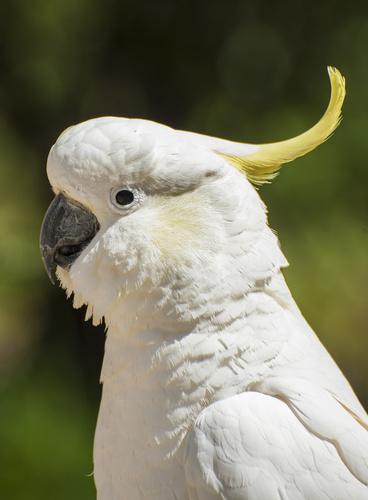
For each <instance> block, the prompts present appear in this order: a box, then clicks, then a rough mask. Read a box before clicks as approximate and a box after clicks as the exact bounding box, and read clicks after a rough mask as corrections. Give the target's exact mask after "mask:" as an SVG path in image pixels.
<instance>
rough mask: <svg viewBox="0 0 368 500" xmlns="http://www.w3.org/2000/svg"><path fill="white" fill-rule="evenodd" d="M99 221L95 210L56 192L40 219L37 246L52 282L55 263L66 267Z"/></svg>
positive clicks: (84, 246) (76, 256)
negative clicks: (90, 209)
mask: <svg viewBox="0 0 368 500" xmlns="http://www.w3.org/2000/svg"><path fill="white" fill-rule="evenodd" d="M99 228H100V225H99V223H98V220H97V219H96V217H95V216H94V214H93V213H92V212H91V211H89V210H88V209H87V208H85V207H83V206H82V205H80V204H79V203H77V202H75V201H72V200H70V199H68V198H66V197H65V196H64V195H63V194H61V193H60V194H58V195H57V196H55V198H54V199H53V201H52V202H51V204H50V206H49V208H48V209H47V212H46V214H45V217H44V219H43V222H42V227H41V234H40V250H41V255H42V260H43V263H44V265H45V268H46V271H47V274H48V276H49V278H50V280H51V283H52V284H55V281H56V266H60V267H63V268H64V269H69V268H70V267H71V265H72V264H73V262H74V261H75V260H76V259H77V258H78V257H79V255H80V254H81V252H82V251H83V250H84V249H85V248H86V246H87V245H88V244H89V243H90V242H91V240H92V239H93V237H94V236H95V235H96V233H97V231H98V230H99Z"/></svg>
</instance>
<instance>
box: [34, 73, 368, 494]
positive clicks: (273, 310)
mask: <svg viewBox="0 0 368 500" xmlns="http://www.w3.org/2000/svg"><path fill="white" fill-rule="evenodd" d="M329 77H330V82H331V98H330V102H329V105H328V108H327V110H326V112H325V114H324V115H323V117H322V118H321V120H320V121H319V122H318V123H317V124H316V125H315V126H314V127H312V128H311V129H310V130H308V131H307V132H305V133H304V134H302V135H299V136H297V137H295V138H293V139H291V140H286V141H282V142H277V143H273V144H262V145H253V144H241V143H236V142H231V141H227V140H223V139H217V138H213V137H208V136H204V135H199V134H195V133H191V132H184V131H179V130H173V129H172V128H169V127H167V126H164V125H160V124H158V123H154V122H150V121H146V120H138V119H127V118H113V117H104V118H97V119H92V120H88V121H86V122H84V123H80V124H78V125H75V126H72V127H70V128H68V129H67V130H66V131H65V132H63V133H62V134H61V136H60V137H59V138H58V140H57V141H56V143H55V145H54V146H53V147H52V149H51V151H50V154H49V157H48V162H47V173H48V177H49V180H50V183H51V186H52V188H53V191H54V192H55V195H56V196H55V199H54V200H53V202H52V203H51V205H50V207H49V209H48V211H47V214H46V216H45V219H44V223H43V227H42V232H41V251H42V255H43V259H44V262H45V265H46V268H47V270H48V272H49V275H50V277H51V278H52V279H54V278H55V276H57V278H58V279H59V280H60V283H61V285H62V286H63V287H64V288H65V289H66V292H67V294H68V296H69V295H71V294H74V307H81V306H82V305H83V304H86V305H87V314H86V317H87V318H90V317H91V318H92V320H93V323H94V324H98V323H100V322H101V321H102V319H104V320H105V322H106V326H107V338H106V346H105V357H104V361H103V367H102V374H101V381H102V383H103V394H102V401H101V406H100V411H99V417H98V423H97V429H96V436H95V443H94V479H95V483H96V487H97V497H98V499H99V500H143V499H150V500H188V499H190V500H215V499H222V500H245V499H248V500H273V499H280V500H281V499H282V500H286V499H290V500H299V499H313V500H322V499H323V500H325V499H326V500H327V499H333V500H347V499H354V500H362V499H368V486H367V485H368V433H367V429H368V419H367V414H366V413H365V411H364V409H363V408H362V406H361V404H360V403H359V401H358V399H357V397H356V396H355V394H354V392H353V390H352V389H351V387H350V385H349V383H348V382H347V381H346V379H345V378H344V376H343V375H342V373H341V371H340V370H339V368H338V367H337V366H336V364H335V362H334V361H333V360H332V358H331V357H330V355H329V354H328V353H327V351H326V350H325V349H324V347H323V346H322V345H321V343H320V341H319V340H318V338H317V336H316V335H315V334H314V332H313V331H312V330H311V328H310V327H309V325H308V324H307V322H306V321H305V319H304V318H303V316H302V314H301V313H300V311H299V309H298V307H297V306H296V304H295V302H294V300H293V298H292V296H291V294H290V292H289V290H288V288H287V286H286V284H285V281H284V278H283V275H282V268H283V267H285V266H287V261H286V259H285V257H284V256H283V254H282V252H281V250H280V247H279V244H278V240H277V237H276V236H275V234H274V233H273V232H272V230H271V229H270V228H269V226H268V224H267V216H266V208H265V205H264V204H263V202H262V201H261V199H260V197H259V195H258V192H257V190H256V189H255V188H254V186H253V184H261V183H264V182H267V181H269V180H270V179H272V178H273V177H274V176H275V175H276V173H277V171H278V169H279V168H280V166H281V165H282V164H283V163H285V162H289V161H291V160H293V159H295V158H297V157H298V156H301V155H303V154H305V153H307V152H309V151H311V150H312V149H314V148H315V147H317V146H318V145H319V144H321V143H322V142H324V141H325V140H326V139H327V138H328V137H329V136H330V135H331V133H332V132H333V131H334V129H335V128H336V127H337V125H338V123H339V121H340V116H341V106H342V103H343V100H344V96H345V87H344V79H343V77H342V76H341V74H340V73H339V72H338V71H337V70H336V69H334V68H329Z"/></svg>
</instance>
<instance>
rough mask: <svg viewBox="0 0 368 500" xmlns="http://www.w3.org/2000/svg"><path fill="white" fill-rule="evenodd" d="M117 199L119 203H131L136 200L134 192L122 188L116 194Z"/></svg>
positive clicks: (122, 204)
mask: <svg viewBox="0 0 368 500" xmlns="http://www.w3.org/2000/svg"><path fill="white" fill-rule="evenodd" d="M115 201H116V203H117V204H118V205H121V206H124V205H130V204H131V203H133V201H134V194H133V193H132V192H131V191H129V190H128V189H122V190H121V191H118V192H117V193H116V194H115Z"/></svg>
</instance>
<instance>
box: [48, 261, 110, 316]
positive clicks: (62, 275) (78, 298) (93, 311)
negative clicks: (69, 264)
mask: <svg viewBox="0 0 368 500" xmlns="http://www.w3.org/2000/svg"><path fill="white" fill-rule="evenodd" d="M56 276H57V278H58V280H59V283H60V286H61V287H62V288H63V289H64V290H65V293H66V296H67V298H68V299H69V298H71V297H72V300H73V307H74V309H80V308H81V307H83V306H86V314H85V317H84V320H85V321H89V320H92V324H93V326H97V325H99V324H101V323H102V322H103V319H104V318H103V314H99V312H98V310H97V308H96V307H94V306H93V305H92V304H91V303H89V301H88V299H87V298H86V297H85V296H84V294H83V293H81V292H79V291H77V289H76V287H75V284H74V282H73V279H72V276H71V274H70V273H69V272H68V271H66V270H65V269H63V268H61V267H59V266H58V268H57V271H56Z"/></svg>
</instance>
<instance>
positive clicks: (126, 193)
mask: <svg viewBox="0 0 368 500" xmlns="http://www.w3.org/2000/svg"><path fill="white" fill-rule="evenodd" d="M143 196H144V194H143V192H142V191H140V190H138V189H136V188H133V187H130V186H126V187H119V188H114V189H112V190H111V193H110V203H111V204H112V206H113V207H114V208H117V209H118V210H119V211H121V210H127V209H130V208H132V207H135V206H136V205H137V204H139V202H140V201H142V200H143Z"/></svg>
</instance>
